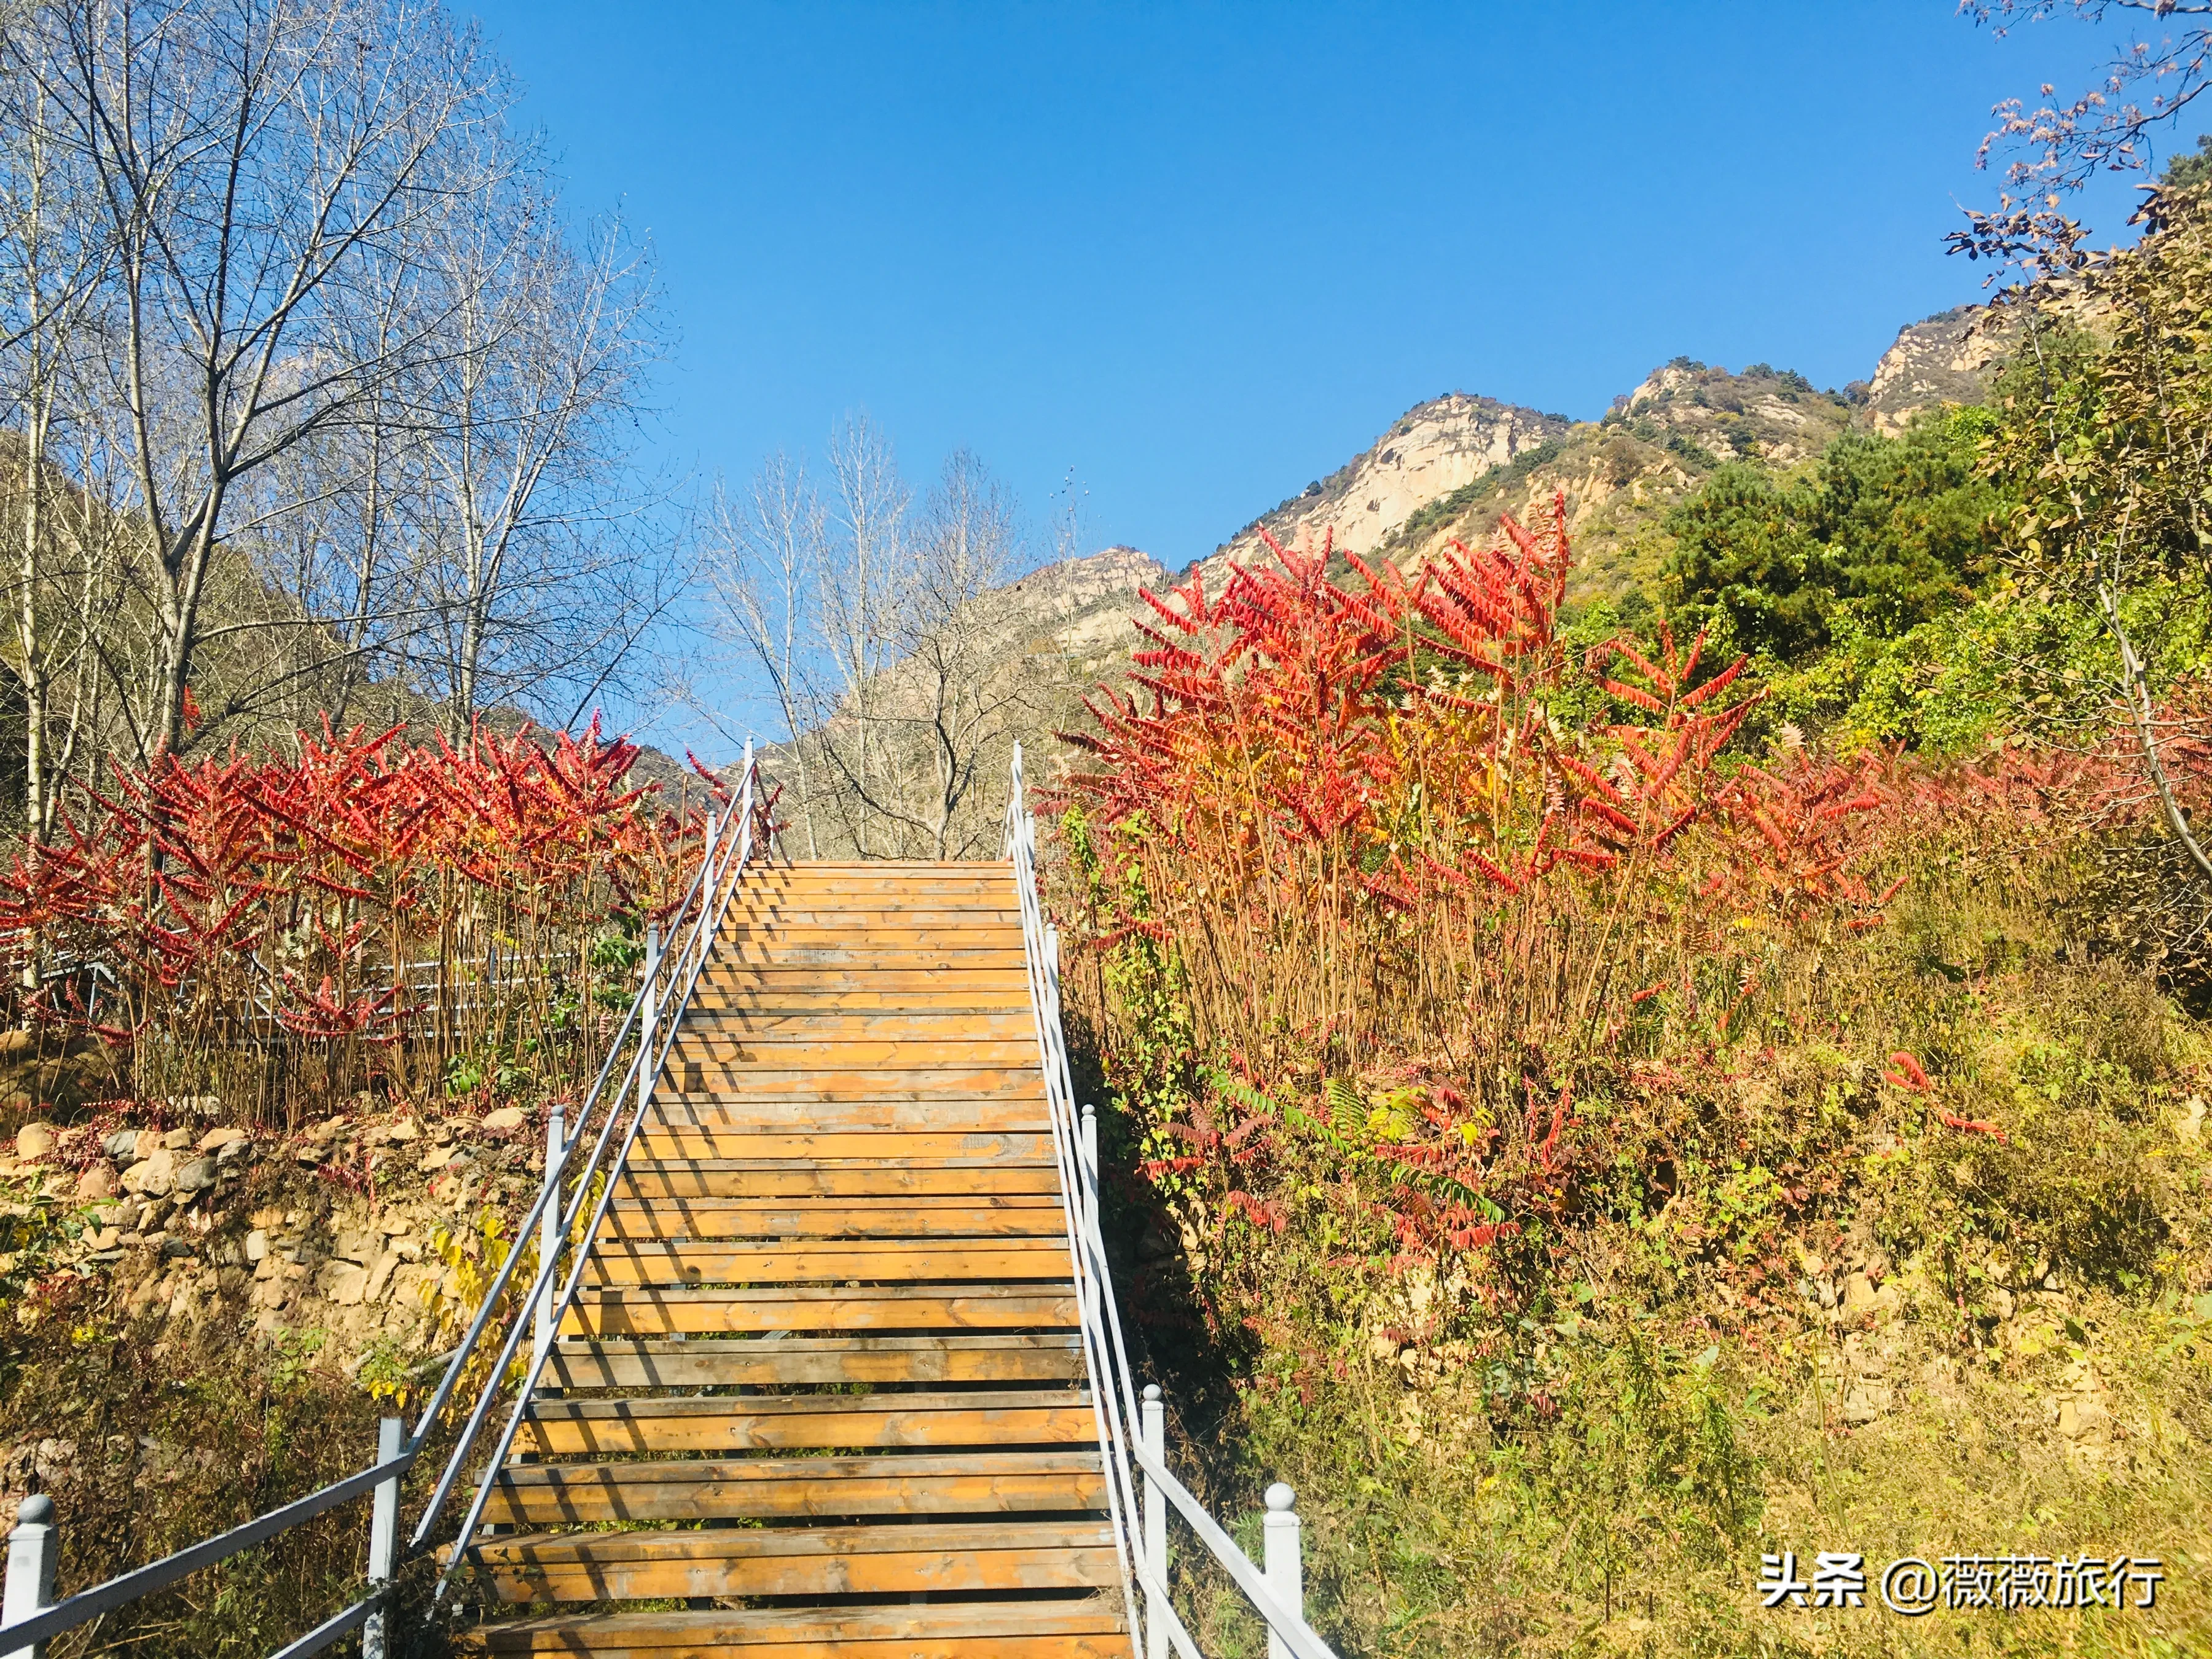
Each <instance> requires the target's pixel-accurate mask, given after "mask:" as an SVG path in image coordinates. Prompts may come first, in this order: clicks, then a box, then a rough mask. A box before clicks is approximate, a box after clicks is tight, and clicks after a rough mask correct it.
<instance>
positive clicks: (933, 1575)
mask: <svg viewBox="0 0 2212 1659" xmlns="http://www.w3.org/2000/svg"><path fill="white" fill-rule="evenodd" d="M543 1381H544V1386H542V1387H541V1388H540V1389H539V1391H538V1395H537V1396H536V1397H535V1398H534V1399H533V1400H532V1403H531V1406H530V1409H529V1413H528V1415H527V1418H526V1421H525V1424H524V1427H523V1430H522V1431H521V1435H520V1437H519V1438H518V1439H517V1441H516V1443H515V1447H514V1455H513V1457H511V1458H510V1460H509V1462H507V1465H506V1467H504V1468H502V1469H501V1470H500V1472H499V1474H497V1475H496V1477H495V1481H494V1486H493V1490H492V1492H490V1494H489V1502H488V1504H487V1506H486V1508H485V1510H484V1515H483V1519H484V1521H485V1522H487V1523H488V1524H489V1525H490V1526H492V1527H494V1528H497V1529H498V1530H497V1531H496V1533H495V1534H479V1535H478V1537H477V1540H476V1541H474V1543H473V1544H472V1546H471V1548H470V1551H469V1558H470V1565H471V1568H472V1576H473V1577H474V1580H475V1583H476V1584H477V1589H478V1593H479V1595H480V1596H482V1597H483V1598H484V1599H487V1600H491V1601H499V1602H503V1603H507V1604H510V1606H512V1607H515V1609H516V1610H517V1611H520V1610H521V1608H520V1604H539V1605H540V1606H541V1607H544V1606H550V1607H551V1609H552V1610H551V1611H550V1612H538V1613H534V1614H533V1615H532V1616H524V1617H520V1618H510V1619H502V1620H495V1621H492V1622H489V1623H486V1624H483V1625H482V1626H478V1627H477V1629H476V1630H475V1631H474V1632H472V1634H471V1640H472V1643H473V1644H474V1645H475V1647H476V1648H477V1650H479V1651H489V1652H490V1653H494V1654H502V1655H507V1654H592V1655H601V1656H624V1659H691V1656H702V1659H703V1656H707V1655H720V1654H732V1655H738V1654H742V1655H744V1656H748V1659H800V1656H806V1659H817V1656H835V1659H924V1656H955V1655H957V1656H963V1659H966V1656H974V1659H1107V1656H1117V1659H1127V1656H1128V1654H1129V1652H1130V1646H1129V1638H1128V1636H1127V1621H1126V1619H1125V1617H1124V1613H1123V1609H1122V1606H1121V1576H1120V1569H1119V1566H1118V1565H1117V1560H1116V1556H1115V1545H1114V1540H1113V1535H1112V1534H1111V1532H1110V1531H1109V1527H1108V1524H1107V1517H1106V1515H1105V1513H1104V1511H1105V1508H1106V1503H1107V1499H1106V1492H1105V1485H1104V1477H1103V1474H1102V1471H1101V1466H1100V1460H1099V1448H1098V1444H1097V1418H1096V1415H1095V1414H1094V1412H1093V1410H1092V1406H1091V1398H1090V1395H1089V1393H1088V1383H1087V1378H1086V1376H1085V1365H1084V1360H1083V1351H1082V1345H1081V1341H1080V1339H1079V1334H1078V1328H1077V1309H1076V1301H1075V1294H1074V1289H1073V1277H1072V1270H1071V1265H1070V1261H1069V1258H1068V1250H1067V1232H1066V1212H1065V1208H1064V1205H1063V1200H1062V1196H1061V1193H1060V1178H1059V1174H1058V1170H1057V1166H1056V1164H1055V1163H1054V1155H1053V1147H1052V1138H1051V1133H1050V1121H1049V1119H1048V1115H1047V1108H1046V1101H1045V1091H1044V1084H1043V1079H1042V1070H1041V1066H1040V1062H1039V1057H1038V1049H1037V1036H1036V1025H1035V1023H1034V1017H1033V1015H1032V1012H1031V1009H1030V994H1029V982H1028V979H1027V976H1026V974H1025V971H1024V957H1023V948H1022V932H1021V924H1020V917H1019V914H1018V909H1017V905H1016V897H1015V892H1014V887H1013V878H1012V871H1011V869H1010V867H1009V866H1007V865H1006V864H1003V863H992V864H884V863H868V864H800V865H792V866H771V867H765V868H756V869H754V870H751V871H748V872H745V874H744V877H743V878H742V880H741V881H740V882H739V884H738V890H737V893H736V896H735V898H734V900H733V901H732V907H731V910H730V914H729V915H728V917H727V919H726V922H725V925H724V927H723V930H722V933H721V934H720V938H719V939H717V941H716V944H715V947H714V953H713V955H712V956H711V957H709V959H708V964H707V969H706V972H705V974H704V975H703V977H702V980H701V981H700V984H699V987H698V991H697V993H696V995H695V997H694V998H693V1000H692V1002H691V1005H690V1007H689V1008H688V1009H686V1010H685V1011H684V1013H683V1016H682V1020H681V1024H680V1025H679V1026H678V1031H677V1036H676V1042H675V1046H674V1048H673V1050H672V1051H671V1058H670V1061H669V1065H668V1067H667V1070H666V1071H665V1073H663V1075H662V1077H661V1079H660V1080H659V1085H658V1087H657V1089H656V1091H655V1096H654V1100H653V1106H652V1108H651V1109H650V1110H649V1111H648V1114H647V1117H646V1119H645V1123H644V1128H643V1132H642V1133H641V1136H640V1139H639V1140H638V1143H637V1146H636V1148H635V1152H633V1155H632V1157H631V1158H630V1160H629V1164H628V1166H627V1167H626V1169H625V1170H623V1172H622V1174H621V1176H619V1178H618V1185H617V1190H616V1192H615V1194H614V1200H613V1202H612V1204H611V1206H610V1208H609V1210H608V1213H607V1218H606V1222H605V1226H604V1227H603V1228H602V1229H601V1230H600V1232H599V1237H598V1238H597V1239H596V1241H595V1243H594V1246H593V1249H592V1256H591V1260H590V1262H589V1264H588V1266H587V1268H586V1273H585V1277H584V1280H583V1288H582V1289H581V1290H580V1292H579V1297H578V1301H577V1303H576V1304H575V1306H574V1308H573V1309H572V1310H571V1311H570V1313H569V1315H568V1318H567V1319H566V1321H565V1322H564V1323H563V1325H562V1332H561V1335H560V1339H559V1340H558V1341H557V1343H556V1346H555V1351H554V1353H553V1355H552V1357H551V1358H550V1360H549V1362H548V1364H547V1365H546V1368H545V1371H544V1379H543ZM640 1603H643V1604H647V1605H644V1606H640V1605H638V1604H640ZM626 1604H627V1605H626Z"/></svg>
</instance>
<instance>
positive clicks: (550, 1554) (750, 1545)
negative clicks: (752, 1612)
mask: <svg viewBox="0 0 2212 1659" xmlns="http://www.w3.org/2000/svg"><path fill="white" fill-rule="evenodd" d="M472 1553H473V1554H474V1555H475V1557H476V1558H477V1561H478V1563H479V1571H480V1573H482V1575H483V1577H484V1578H485V1579H486V1580H487V1581H488V1582H489V1588H490V1589H491V1591H492V1594H493V1595H495V1596H497V1597H498V1598H499V1599H500V1600H501V1601H628V1600H639V1599H642V1598H645V1597H648V1596H649V1597H653V1598H655V1599H658V1598H660V1597H690V1596H724V1595H747V1596H756V1595H758V1596H766V1595H978V1594H988V1593H989V1592H992V1591H994V1590H1079V1589H1103V1588H1105V1587H1107V1586H1109V1585H1112V1584H1115V1583H1119V1580H1120V1568H1119V1566H1118V1565H1117V1564H1116V1558H1115V1551H1114V1542H1113V1538H1112V1536H1111V1534H1109V1533H1108V1532H1107V1530H1106V1528H1103V1527H1102V1526H1083V1525H1067V1524H1060V1523H1052V1522H1044V1523H1030V1524H1027V1525H1024V1524H1023V1523H1021V1522H1015V1521H1000V1522H994V1523H992V1524H990V1525H987V1526H980V1527H978V1526H945V1525H936V1526H933V1525H926V1524H925V1525H917V1526H902V1527H838V1528H797V1527H723V1528H712V1529H708V1530H703V1531H702V1530H696V1529H687V1530H684V1531H681V1532H629V1533H584V1534H574V1535H572V1536H569V1537H566V1538H555V1539H550V1540H539V1539H532V1538H521V1539H516V1540H513V1541H509V1540H503V1539H495V1540H491V1541H487V1542H484V1543H480V1544H478V1545H477V1546H476V1547H475V1549H474V1550H473V1551H472Z"/></svg>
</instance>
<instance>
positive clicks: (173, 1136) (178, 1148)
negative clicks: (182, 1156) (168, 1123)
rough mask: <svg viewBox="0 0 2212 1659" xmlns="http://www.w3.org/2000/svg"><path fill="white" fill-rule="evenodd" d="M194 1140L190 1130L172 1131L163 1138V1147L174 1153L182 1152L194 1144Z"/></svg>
mask: <svg viewBox="0 0 2212 1659" xmlns="http://www.w3.org/2000/svg"><path fill="white" fill-rule="evenodd" d="M192 1139H193V1136H192V1132H191V1130H190V1129H172V1130H170V1131H169V1132H168V1133H167V1134H165V1135H163V1136H162V1137H161V1145H162V1146H165V1147H167V1149H168V1150H169V1151H171V1152H182V1151H184V1149H185V1147H187V1146H191V1144H192Z"/></svg>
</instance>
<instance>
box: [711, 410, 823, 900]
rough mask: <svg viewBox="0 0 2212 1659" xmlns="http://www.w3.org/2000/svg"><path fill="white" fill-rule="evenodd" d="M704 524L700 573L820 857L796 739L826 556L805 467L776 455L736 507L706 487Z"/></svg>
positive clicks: (807, 714) (811, 847)
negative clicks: (763, 691)
mask: <svg viewBox="0 0 2212 1659" xmlns="http://www.w3.org/2000/svg"><path fill="white" fill-rule="evenodd" d="M708 523H709V529H708V550H707V558H708V573H709V580H710V581H711V583H712V586H713V592H714V599H715V601H716V603H717V605H718V607H719V609H720V616H721V621H722V629H721V631H722V633H723V635H724V636H725V637H726V638H728V639H730V640H732V641H733V642H735V643H736V644H737V645H738V646H739V647H740V648H742V649H743V651H744V653H745V654H746V655H747V656H748V657H750V659H752V661H753V662H754V664H755V665H757V667H758V668H759V670H760V671H761V672H762V673H763V675H764V676H766V678H767V680H768V684H769V696H771V698H772V699H773V700H774V702H775V708H776V715H777V718H778V719H779V720H781V722H782V724H783V732H784V742H785V744H787V750H788V752H789V754H790V756H791V759H792V766H793V770H794V771H795V772H796V773H797V777H796V779H795V780H794V781H795V783H796V785H797V799H796V800H795V801H794V802H793V803H792V805H793V807H794V808H795V810H796V811H797V812H798V814H799V819H800V822H801V823H802V824H803V825H804V829H805V838H806V855H807V857H809V858H819V857H821V856H822V850H821V839H820V837H819V836H817V834H816V832H815V826H814V807H815V803H814V793H813V790H812V788H811V781H812V780H811V778H810V776H809V774H808V768H807V760H806V756H807V748H808V744H807V742H806V741H805V739H806V738H807V734H808V733H809V732H811V730H812V728H813V727H814V726H815V725H816V724H817V720H819V719H820V717H821V715H822V714H823V709H822V707H821V700H820V696H819V694H818V688H817V684H816V674H815V672H814V662H813V659H814V658H815V657H816V656H817V654H818V653H819V652H820V650H821V646H820V642H819V639H818V636H817V631H816V630H817V621H818V618H817V614H816V612H815V610H814V608H813V601H814V597H815V592H816V588H817V584H818V582H819V581H820V580H821V575H822V572H823V568H824V566H825V564H826V563H827V560H828V553H827V546H826V544H827V541H828V513H827V511H826V509H825V508H824V507H823V504H822V498H821V496H820V495H819V494H817V491H816V490H815V489H814V486H813V483H812V482H811V480H809V478H808V477H807V476H806V468H805V464H804V463H803V462H798V461H794V460H793V459H791V458H790V457H789V456H788V455H786V454H784V453H781V452H780V451H779V452H778V453H776V454H775V455H774V456H772V457H771V458H770V459H768V460H767V461H765V462H763V464H762V465H761V468H760V470H759V471H757V472H756V473H755V474H754V475H753V478H752V483H751V484H750V486H749V487H748V489H747V490H746V493H745V497H744V501H742V502H732V501H731V500H730V499H729V497H728V496H727V495H726V493H725V492H724V491H723V489H722V488H721V486H720V484H719V483H718V484H717V485H716V486H715V489H714V500H713V501H712V503H711V505H710V507H709V508H708Z"/></svg>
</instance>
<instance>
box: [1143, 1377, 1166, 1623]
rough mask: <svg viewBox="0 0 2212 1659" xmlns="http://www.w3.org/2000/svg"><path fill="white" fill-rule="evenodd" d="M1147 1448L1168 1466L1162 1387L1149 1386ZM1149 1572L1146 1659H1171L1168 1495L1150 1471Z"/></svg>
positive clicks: (1147, 1483)
mask: <svg viewBox="0 0 2212 1659" xmlns="http://www.w3.org/2000/svg"><path fill="white" fill-rule="evenodd" d="M1143 1410H1144V1419H1145V1421H1144V1427H1143V1429H1142V1431H1141V1432H1142V1433H1143V1435H1144V1437H1145V1449H1146V1451H1148V1452H1150V1453H1152V1456H1153V1458H1154V1459H1155V1460H1156V1461H1157V1462H1162V1463H1164V1462H1167V1457H1168V1408H1167V1403H1166V1402H1165V1401H1164V1400H1162V1399H1161V1398H1160V1385H1159V1384H1158V1383H1146V1384H1145V1404H1144V1408H1143ZM1145 1570H1146V1571H1147V1572H1148V1573H1150V1574H1151V1575H1152V1585H1157V1586H1158V1588H1157V1589H1154V1588H1152V1585H1148V1586H1146V1592H1145V1595H1146V1601H1145V1659H1168V1607H1167V1599H1168V1590H1167V1585H1168V1496H1167V1494H1166V1493H1165V1492H1162V1491H1161V1490H1160V1483H1159V1482H1158V1481H1157V1480H1153V1479H1152V1474H1151V1473H1150V1472H1149V1471H1147V1472H1146V1475H1145Z"/></svg>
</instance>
